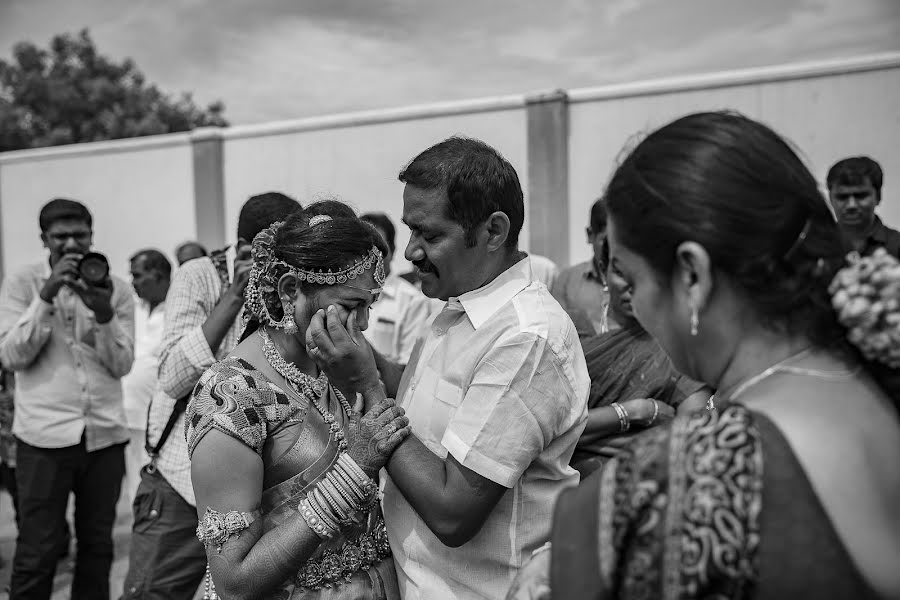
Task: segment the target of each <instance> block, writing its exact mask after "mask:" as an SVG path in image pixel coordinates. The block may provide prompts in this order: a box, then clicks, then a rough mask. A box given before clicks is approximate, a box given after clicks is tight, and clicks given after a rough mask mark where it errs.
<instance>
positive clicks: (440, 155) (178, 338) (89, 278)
mask: <svg viewBox="0 0 900 600" xmlns="http://www.w3.org/2000/svg"><path fill="white" fill-rule="evenodd" d="M399 180H400V182H401V183H402V184H403V186H404V187H403V197H402V200H403V224H404V225H405V226H406V227H408V228H409V232H410V239H409V243H408V245H407V247H406V248H405V251H404V257H405V259H406V260H408V261H409V262H411V263H412V265H413V266H414V270H413V271H411V272H410V273H397V272H396V271H395V269H394V268H392V266H396V265H397V264H398V263H399V261H397V260H394V254H395V251H396V248H395V237H396V229H395V224H394V223H393V222H392V220H391V219H390V218H389V217H388V216H387V215H386V214H384V213H366V214H362V215H358V214H356V212H355V211H354V210H353V209H352V208H351V207H350V206H349V205H348V204H345V203H344V202H342V201H340V200H336V199H335V200H325V201H318V202H315V203H312V204H309V205H307V206H305V207H303V206H301V205H300V204H299V203H298V202H297V201H296V200H294V199H293V198H291V197H289V196H287V195H285V194H282V193H278V192H268V193H263V194H259V195H256V196H253V197H251V198H249V199H248V200H247V202H246V203H245V204H244V205H243V207H242V209H241V211H240V214H239V218H238V223H237V230H236V231H235V232H234V235H235V237H234V243H233V244H231V245H230V246H229V247H227V248H225V249H223V250H217V251H212V252H209V251H207V249H206V248H204V247H203V246H202V245H200V244H198V243H196V242H189V243H186V244H182V245H181V246H179V247H178V248H177V249H176V250H175V252H174V254H175V256H176V257H177V262H178V267H177V268H176V269H173V267H172V264H171V263H170V262H169V260H168V259H167V257H166V255H165V254H164V253H163V252H161V251H160V250H158V249H144V250H140V251H138V252H136V253H135V254H134V255H133V256H132V257H131V259H130V261H129V268H130V275H131V280H132V281H131V285H129V284H127V283H126V282H124V281H122V280H121V279H119V278H117V277H116V276H114V275H112V274H110V273H109V265H108V264H106V263H105V259H104V258H103V257H102V255H98V254H96V253H94V252H92V236H93V219H92V215H91V213H90V212H89V211H88V209H87V208H86V207H85V206H84V205H83V204H81V203H80V202H77V201H74V200H68V199H54V200H51V201H50V202H48V203H47V204H46V205H45V206H44V207H43V208H42V210H41V211H40V215H39V219H38V221H39V226H40V230H41V239H42V240H43V242H44V246H45V247H46V249H47V251H48V254H49V256H48V257H46V258H44V259H41V260H39V261H37V262H35V263H34V264H32V265H27V266H23V267H21V268H19V269H17V270H15V271H13V272H11V273H10V274H8V276H7V277H6V278H5V279H4V281H3V285H2V292H0V364H2V367H3V371H2V373H0V457H2V461H3V468H2V470H0V481H2V483H3V484H4V485H5V487H6V488H7V489H8V490H9V491H10V493H11V494H12V495H13V498H14V503H13V504H14V508H15V510H16V524H17V527H18V538H17V541H16V550H15V555H14V557H13V559H12V560H13V567H12V576H11V582H10V598H11V599H13V600H19V599H47V598H49V597H50V594H51V589H52V585H53V577H54V574H55V571H56V563H57V560H58V558H59V556H60V555H61V554H66V553H67V552H68V546H69V536H70V535H73V534H72V533H71V531H70V529H71V528H70V525H69V523H67V521H66V511H67V506H68V503H69V499H70V495H74V503H75V513H74V523H73V524H72V525H73V527H74V538H75V541H76V548H77V550H76V555H75V569H74V578H73V581H72V597H73V598H78V599H90V598H103V599H105V600H106V599H108V598H110V592H111V590H110V586H109V573H110V565H111V562H112V557H113V541H112V528H113V523H114V521H115V507H116V503H117V501H118V500H119V497H120V494H121V493H122V492H123V486H124V493H125V495H126V497H127V498H128V499H129V500H131V503H132V509H133V526H132V534H131V543H130V555H129V568H128V573H127V575H126V578H125V583H124V591H123V596H122V597H123V598H126V599H157V598H159V599H162V598H167V599H175V600H180V599H183V600H189V599H191V598H193V597H194V596H195V594H197V593H198V589H200V590H202V594H203V596H204V598H209V599H212V598H226V599H231V598H282V599H287V598H291V599H306V598H316V599H322V600H326V599H348V600H349V599H373V600H381V599H384V600H394V599H403V600H432V599H445V598H446V599H473V600H474V599H483V598H488V599H496V600H503V599H504V598H505V599H507V600H526V599H527V600H539V599H540V600H547V599H549V598H555V599H563V598H565V599H579V598H585V599H587V598H627V599H639V598H648V599H650V598H672V599H675V598H713V597H715V598H748V599H754V598H795V597H817V598H823V599H829V598H833V599H838V598H900V572H898V570H897V569H896V564H895V563H896V557H897V556H900V519H898V510H897V506H900V473H898V472H897V470H896V468H895V467H894V466H893V459H894V458H895V457H896V456H898V453H900V417H898V406H900V400H898V399H900V232H898V231H895V230H893V229H891V228H889V227H888V226H886V225H885V224H884V223H883V222H882V221H881V220H880V219H879V217H878V216H877V215H876V209H877V207H878V205H879V203H880V202H881V188H882V183H883V173H882V170H881V168H880V166H879V165H878V163H877V162H875V161H874V160H872V159H870V158H868V157H852V158H847V159H845V160H842V161H840V162H838V163H837V164H835V165H834V166H833V167H832V168H831V170H830V171H829V172H828V176H827V180H826V181H825V182H824V183H825V187H826V188H827V191H828V196H829V199H830V202H828V201H826V200H825V198H823V196H822V195H821V193H820V191H819V185H818V182H817V181H816V180H815V178H814V177H813V176H812V175H811V174H810V172H809V170H808V169H807V167H806V166H804V164H803V162H802V161H801V159H800V158H798V156H797V154H796V153H795V151H794V150H793V149H792V148H791V146H790V145H789V144H788V143H786V142H785V141H784V140H783V139H782V138H781V137H780V136H779V135H778V134H777V133H775V132H774V131H772V130H771V129H769V128H768V127H766V126H765V125H763V124H761V123H758V122H756V121H753V120H751V119H748V118H746V117H743V116H740V115H737V114H734V113H727V112H713V113H697V114H692V115H688V116H686V117H683V118H680V119H678V120H676V121H674V122H672V123H670V124H668V125H666V126H664V127H662V128H660V129H658V130H656V131H654V132H653V133H651V134H649V135H648V136H647V137H646V138H644V139H643V140H642V141H641V142H640V143H639V144H638V145H637V146H635V147H634V149H633V150H631V151H630V153H629V154H628V155H627V156H626V157H625V158H624V159H623V160H622V162H621V163H620V164H619V165H618V166H617V167H616V169H615V172H614V173H613V175H612V177H611V179H610V181H609V183H608V185H607V186H606V188H605V189H604V190H603V191H602V194H601V196H600V198H599V199H598V200H596V202H594V204H593V206H592V207H591V210H590V214H589V215H586V216H587V217H588V221H587V224H586V231H587V241H588V243H589V244H590V247H591V249H592V258H591V259H590V260H588V261H586V262H584V263H580V264H577V265H574V266H571V267H568V268H564V269H559V268H558V267H557V265H555V264H553V263H552V261H550V260H548V259H546V258H544V257H540V256H536V255H529V254H528V253H526V252H523V251H522V250H521V249H520V248H519V241H518V238H519V234H520V231H521V229H522V226H523V222H524V217H525V207H524V198H523V193H522V188H521V185H520V183H519V178H518V174H517V173H516V171H515V169H514V168H513V167H512V165H511V164H510V163H509V162H508V161H507V160H506V159H505V158H503V156H501V155H500V154H499V153H498V152H497V151H496V150H495V149H493V148H492V147H491V146H489V145H488V144H486V143H484V142H481V141H479V140H475V139H472V138H464V137H452V138H448V139H447V140H444V141H442V142H440V143H438V144H435V145H434V146H432V147H430V148H427V149H425V150H423V151H422V152H421V153H420V154H418V155H417V156H415V157H414V158H413V159H412V160H411V161H410V162H409V164H407V165H406V166H405V167H403V168H402V170H401V171H400V174H399ZM348 200H352V199H348ZM98 257H99V258H98Z"/></svg>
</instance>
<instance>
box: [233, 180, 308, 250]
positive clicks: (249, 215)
mask: <svg viewBox="0 0 900 600" xmlns="http://www.w3.org/2000/svg"><path fill="white" fill-rule="evenodd" d="M302 208H303V207H302V206H300V203H299V202H297V201H296V200H294V199H293V198H291V197H289V196H285V195H284V194H282V193H279V192H266V193H265V194H258V195H256V196H251V197H250V199H249V200H247V201H246V202H244V206H243V207H241V214H240V216H239V217H238V229H237V236H238V239H239V240H245V241H248V242H252V241H253V238H255V237H256V234H257V233H259V232H260V231H262V230H263V229H265V228H266V227H268V226H269V225H271V224H272V223H274V222H275V221H284V220H285V219H286V218H287V217H288V215H290V214H291V213H293V212H295V211H298V210H301V209H302Z"/></svg>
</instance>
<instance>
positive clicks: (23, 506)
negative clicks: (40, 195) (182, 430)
mask: <svg viewBox="0 0 900 600" xmlns="http://www.w3.org/2000/svg"><path fill="white" fill-rule="evenodd" d="M39 222H40V227H41V240H42V241H43V243H44V247H46V248H47V250H49V251H50V258H49V261H41V262H39V263H35V264H33V265H30V266H27V267H25V268H23V269H21V270H19V271H18V272H16V273H14V274H12V275H10V276H9V277H8V278H7V280H6V281H4V283H3V290H2V292H0V363H2V364H3V365H5V366H6V367H8V368H10V369H12V370H13V371H15V372H16V398H15V417H14V422H13V434H14V435H15V436H16V438H17V440H18V443H17V447H16V453H17V457H16V458H17V465H16V484H17V487H18V493H19V525H20V527H19V537H18V539H17V541H16V554H15V558H14V560H13V572H12V578H11V581H10V598H11V599H20V598H28V599H32V598H34V599H38V598H40V599H47V598H50V592H51V590H52V587H53V576H54V573H55V572H56V561H57V558H58V557H59V555H60V552H61V550H62V545H63V544H64V543H65V532H66V530H67V528H68V527H67V525H66V507H67V505H68V503H69V494H70V493H74V494H75V536H76V538H77V540H78V554H77V556H76V560H75V576H74V578H73V580H72V597H73V598H79V599H84V598H98V599H99V598H103V599H104V600H107V599H108V598H109V570H110V565H111V564H112V558H113V540H112V528H113V523H114V521H115V517H116V502H117V501H118V499H119V492H120V490H121V486H122V477H123V475H124V474H125V444H126V443H127V441H128V428H127V427H126V424H125V410H124V408H123V405H122V383H121V381H120V379H121V378H122V377H123V376H124V375H125V374H126V373H128V371H129V370H130V369H131V364H132V361H133V359H134V301H133V300H132V294H131V290H130V288H129V286H128V284H126V283H125V282H124V281H122V280H120V279H118V278H116V277H113V276H111V275H109V274H108V271H106V272H104V270H103V265H104V263H105V259H98V255H96V254H94V255H91V258H92V259H93V261H92V262H91V263H90V264H91V265H92V268H89V269H88V268H79V265H80V261H81V259H82V257H84V256H85V255H86V254H88V252H90V250H91V243H92V239H93V230H92V227H93V219H92V217H91V213H90V212H89V211H88V209H87V208H86V207H85V206H84V205H83V204H81V203H80V202H75V201H73V200H65V199H56V200H52V201H50V202H49V203H47V204H46V205H45V206H44V207H43V209H41V213H40V219H39ZM85 264H86V265H87V264H88V263H87V262H86V263H85ZM107 267H108V265H107Z"/></svg>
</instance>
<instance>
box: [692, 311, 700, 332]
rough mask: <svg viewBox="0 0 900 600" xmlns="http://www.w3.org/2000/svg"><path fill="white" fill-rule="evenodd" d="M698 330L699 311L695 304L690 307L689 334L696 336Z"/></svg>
mask: <svg viewBox="0 0 900 600" xmlns="http://www.w3.org/2000/svg"><path fill="white" fill-rule="evenodd" d="M699 332H700V311H698V310H697V307H696V306H692V307H691V335H693V336H696V335H697V334H698V333H699Z"/></svg>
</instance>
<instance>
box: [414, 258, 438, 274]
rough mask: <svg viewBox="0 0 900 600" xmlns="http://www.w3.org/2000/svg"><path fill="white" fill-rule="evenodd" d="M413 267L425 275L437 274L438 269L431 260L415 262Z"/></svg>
mask: <svg viewBox="0 0 900 600" xmlns="http://www.w3.org/2000/svg"><path fill="white" fill-rule="evenodd" d="M413 266H414V267H415V268H417V269H418V270H419V271H421V272H423V273H437V268H436V267H435V266H434V265H433V264H431V261H429V260H417V261H413Z"/></svg>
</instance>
